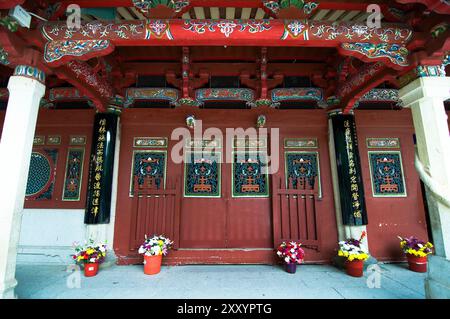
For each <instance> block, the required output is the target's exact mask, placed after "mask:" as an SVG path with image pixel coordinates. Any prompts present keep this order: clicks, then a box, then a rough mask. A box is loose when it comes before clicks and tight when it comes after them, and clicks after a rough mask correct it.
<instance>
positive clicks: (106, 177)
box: [84, 113, 117, 224]
mask: <svg viewBox="0 0 450 319" xmlns="http://www.w3.org/2000/svg"><path fill="white" fill-rule="evenodd" d="M116 130H117V115H116V114H107V113H98V114H96V115H95V120H94V131H93V135H92V148H91V157H90V163H89V164H90V165H89V182H88V185H89V187H88V194H87V203H86V212H85V216H84V222H85V224H107V223H109V218H110V213H111V212H110V210H111V191H112V176H113V169H114V149H115V143H116Z"/></svg>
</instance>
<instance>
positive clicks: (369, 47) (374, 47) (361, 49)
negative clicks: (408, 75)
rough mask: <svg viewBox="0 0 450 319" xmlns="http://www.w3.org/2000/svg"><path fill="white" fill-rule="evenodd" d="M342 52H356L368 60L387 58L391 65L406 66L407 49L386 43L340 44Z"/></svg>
mask: <svg viewBox="0 0 450 319" xmlns="http://www.w3.org/2000/svg"><path fill="white" fill-rule="evenodd" d="M341 47H342V48H343V49H344V50H347V51H352V52H358V53H360V54H362V55H364V56H365V57H367V58H369V59H379V58H388V59H389V60H390V61H391V62H392V63H393V64H396V65H399V66H408V53H409V52H408V49H407V48H405V47H403V46H400V45H398V44H387V43H379V44H373V43H368V42H366V43H342V44H341Z"/></svg>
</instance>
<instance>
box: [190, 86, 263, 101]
mask: <svg viewBox="0 0 450 319" xmlns="http://www.w3.org/2000/svg"><path fill="white" fill-rule="evenodd" d="M195 97H196V99H197V101H199V102H202V103H203V102H205V101H218V100H222V101H223V100H227V101H244V102H253V101H254V99H255V93H254V91H253V90H251V89H238V88H224V89H218V88H215V89H199V90H197V91H195Z"/></svg>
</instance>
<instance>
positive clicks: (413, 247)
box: [397, 236, 433, 272]
mask: <svg viewBox="0 0 450 319" xmlns="http://www.w3.org/2000/svg"><path fill="white" fill-rule="evenodd" d="M397 237H398V238H399V239H400V247H401V248H402V250H403V252H404V253H405V254H406V258H407V259H408V265H409V269H410V270H412V271H415V272H427V263H428V257H427V256H428V255H429V254H431V253H432V250H431V248H433V244H432V243H430V242H424V241H423V240H420V239H418V238H417V237H414V236H411V237H407V238H402V237H400V236H397Z"/></svg>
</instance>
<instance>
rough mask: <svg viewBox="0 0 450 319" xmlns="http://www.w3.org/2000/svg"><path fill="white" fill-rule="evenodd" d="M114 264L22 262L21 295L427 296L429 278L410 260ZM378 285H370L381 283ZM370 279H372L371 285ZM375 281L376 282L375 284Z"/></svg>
mask: <svg viewBox="0 0 450 319" xmlns="http://www.w3.org/2000/svg"><path fill="white" fill-rule="evenodd" d="M142 268H143V266H112V267H110V268H106V269H101V270H100V271H99V273H98V275H97V276H95V277H91V278H86V277H84V275H83V273H82V272H72V271H71V270H68V269H67V267H66V266H61V265H18V266H17V272H16V277H17V280H18V282H19V284H18V286H17V288H16V294H17V295H18V297H19V298H171V299H175V298H182V299H185V298H187V299H192V298H194V299H195V298H205V299H211V298H275V299H277V298H289V299H291V298H314V299H326V298H351V299H354V298H364V299H374V298H384V299H386V298H388V299H399V298H421V299H422V298H424V281H423V280H424V277H425V275H426V274H421V273H414V272H412V271H409V270H408V269H407V265H406V264H403V263H401V264H379V268H378V269H379V270H380V271H381V276H378V274H379V273H376V272H374V271H365V274H364V277H362V278H354V277H350V276H348V275H346V274H345V272H344V271H342V270H339V269H337V268H335V267H332V266H327V265H301V266H299V267H298V268H297V272H296V273H295V274H288V273H286V272H285V271H284V270H283V268H281V267H279V266H263V265H214V266H213V265H201V266H200V265H199V266H173V267H168V266H163V267H162V270H161V272H160V273H159V274H158V275H153V276H148V275H144V273H143V269H142ZM377 277H378V279H379V288H376V287H374V288H370V287H369V286H372V287H373V286H374V283H375V284H377ZM368 281H369V284H368ZM370 283H372V284H370Z"/></svg>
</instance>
